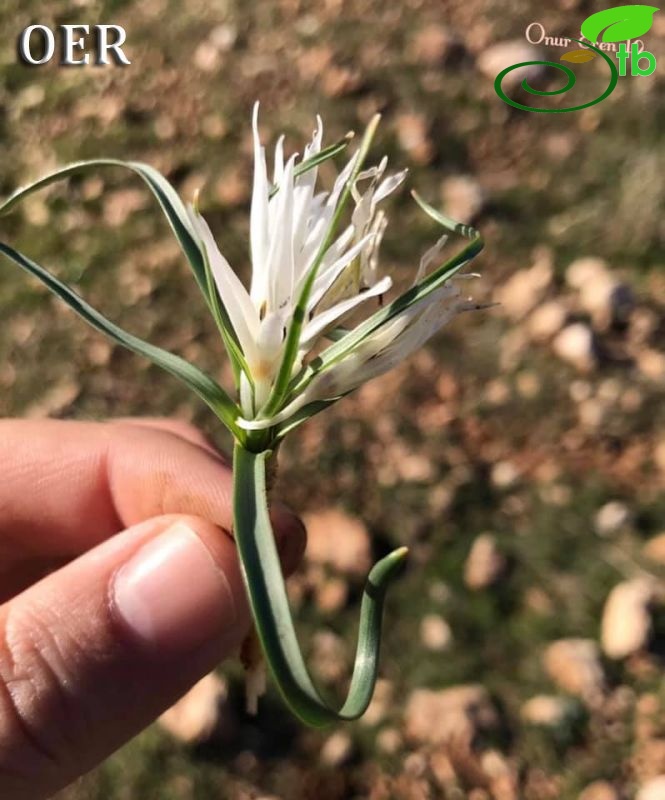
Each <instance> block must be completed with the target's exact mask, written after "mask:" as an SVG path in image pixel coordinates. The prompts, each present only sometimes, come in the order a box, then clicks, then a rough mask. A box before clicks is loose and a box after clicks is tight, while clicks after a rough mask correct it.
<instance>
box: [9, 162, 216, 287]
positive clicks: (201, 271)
mask: <svg viewBox="0 0 665 800" xmlns="http://www.w3.org/2000/svg"><path fill="white" fill-rule="evenodd" d="M97 167H122V168H123V169H129V170H131V171H132V172H134V173H135V174H136V175H138V176H139V177H140V178H141V179H142V180H143V181H144V182H145V184H146V185H147V187H148V188H149V189H150V191H151V192H152V193H153V195H154V196H155V197H156V199H157V201H158V202H159V205H160V206H161V208H162V211H163V212H164V214H165V216H166V218H167V220H168V222H169V225H170V226H171V228H172V230H173V232H174V233H175V235H176V238H177V240H178V242H179V243H180V246H181V247H182V249H183V252H184V253H185V255H186V256H187V260H188V261H189V264H190V266H191V268H192V272H193V273H194V277H195V278H196V281H197V283H198V284H199V287H200V289H201V291H202V292H203V296H204V297H205V298H206V301H209V297H208V293H207V284H206V275H205V264H204V261H203V255H202V252H201V248H200V247H199V245H198V242H197V239H196V237H195V236H194V232H193V231H192V227H191V224H190V222H189V218H188V216H187V211H186V209H185V206H184V204H183V202H182V200H181V199H180V197H179V196H178V193H177V192H176V190H175V189H174V188H173V186H171V184H170V183H169V182H168V181H167V180H166V178H165V177H164V176H163V175H161V174H160V173H159V172H158V171H157V170H156V169H155V168H154V167H151V166H150V165H149V164H142V163H140V162H137V161H120V160H118V159H113V158H96V159H92V160H90V161H77V162H76V163H74V164H69V165H68V166H66V167H63V168H62V169H58V170H56V171H55V172H51V173H50V174H48V175H45V176H44V177H43V178H40V179H39V180H37V181H34V182H33V183H31V184H29V185H28V186H24V187H22V188H20V189H17V190H16V191H15V192H14V193H13V194H12V195H10V196H9V197H8V198H7V199H6V200H5V202H4V203H2V204H0V214H7V213H8V212H9V211H11V210H12V209H13V208H14V206H16V205H17V204H18V203H19V202H20V201H21V200H23V199H24V198H25V197H27V196H28V195H30V194H32V193H33V192H36V191H39V190H40V189H43V188H45V187H46V186H49V185H51V184H53V183H56V182H57V181H61V180H63V179H64V178H69V177H71V176H73V175H77V174H79V173H82V172H87V171H88V170H90V169H93V168H97Z"/></svg>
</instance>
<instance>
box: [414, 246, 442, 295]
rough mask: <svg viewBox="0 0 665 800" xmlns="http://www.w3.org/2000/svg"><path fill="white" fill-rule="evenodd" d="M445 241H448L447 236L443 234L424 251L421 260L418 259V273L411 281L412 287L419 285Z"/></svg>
mask: <svg viewBox="0 0 665 800" xmlns="http://www.w3.org/2000/svg"><path fill="white" fill-rule="evenodd" d="M447 241H448V234H447V233H444V234H443V236H442V237H441V238H440V239H439V240H438V241H437V242H436V244H434V245H432V247H430V248H429V250H426V251H425V253H424V254H423V256H422V258H421V259H420V264H419V266H418V272H417V273H416V277H415V280H414V281H413V285H414V286H416V285H417V284H418V283H420V281H421V280H422V279H423V278H424V276H425V273H426V272H427V270H428V268H429V266H430V264H431V263H432V262H433V261H434V259H435V258H436V257H437V256H438V255H439V253H440V252H441V251H442V250H443V248H444V245H445V244H446V242H447Z"/></svg>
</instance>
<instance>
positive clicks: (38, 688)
mask: <svg viewBox="0 0 665 800" xmlns="http://www.w3.org/2000/svg"><path fill="white" fill-rule="evenodd" d="M46 616H48V615H46ZM54 629H55V628H53V627H52V626H51V625H49V624H48V622H47V621H46V620H45V619H44V615H43V614H41V613H39V610H37V609H33V608H31V607H30V606H28V605H27V604H21V605H20V606H17V607H16V608H15V609H11V610H10V611H9V612H8V614H7V616H6V620H5V626H4V631H3V633H4V635H3V639H2V642H1V643H0V684H2V696H1V697H0V704H1V705H0V708H2V716H3V718H4V723H3V726H2V728H0V730H2V736H1V737H0V738H1V739H3V740H4V743H5V744H6V743H7V742H9V743H10V745H11V746H10V748H9V749H10V750H12V749H18V751H19V753H20V754H21V756H22V757H21V759H20V760H21V761H25V762H26V763H29V764H31V767H30V772H31V774H32V776H33V778H34V775H35V773H36V772H37V770H35V764H37V765H39V767H40V774H48V773H50V772H53V771H57V772H60V771H62V769H63V768H66V766H67V764H68V763H69V762H71V761H73V760H74V759H75V758H76V750H77V747H76V742H81V741H85V738H84V737H85V736H86V735H88V729H89V727H90V726H89V721H88V720H86V719H85V716H84V715H83V714H82V712H81V705H80V704H78V703H77V702H76V696H75V692H74V691H73V690H72V686H73V685H75V682H74V681H73V680H72V678H71V675H70V670H69V666H68V664H69V663H70V662H71V660H72V654H73V652H74V654H75V651H73V650H72V645H73V643H72V642H71V641H66V634H64V638H61V637H59V636H58V635H56V634H54V632H53V631H54ZM17 742H18V744H19V747H18V748H16V743H17ZM0 744H2V742H0ZM1 763H2V760H1V759H0V764H1ZM0 768H1V767H0Z"/></svg>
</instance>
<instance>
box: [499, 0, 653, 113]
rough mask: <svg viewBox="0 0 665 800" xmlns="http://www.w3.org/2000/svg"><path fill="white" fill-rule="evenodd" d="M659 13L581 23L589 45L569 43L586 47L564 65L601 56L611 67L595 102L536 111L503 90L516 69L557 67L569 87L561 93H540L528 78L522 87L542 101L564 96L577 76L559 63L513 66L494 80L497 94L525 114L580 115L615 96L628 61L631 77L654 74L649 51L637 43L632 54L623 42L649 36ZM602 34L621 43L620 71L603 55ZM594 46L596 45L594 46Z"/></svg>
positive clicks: (624, 10)
mask: <svg viewBox="0 0 665 800" xmlns="http://www.w3.org/2000/svg"><path fill="white" fill-rule="evenodd" d="M658 10H659V9H658V8H656V7H654V6H645V5H627V6H617V7H615V8H609V9H606V10H605V11H599V12H598V13H596V14H592V15H591V16H590V17H587V19H585V20H584V22H583V23H582V28H581V32H582V36H584V37H585V38H586V41H585V40H584V39H572V38H571V39H567V40H566V41H571V42H577V43H578V44H581V45H583V46H584V47H583V48H582V49H577V50H572V51H568V52H566V53H564V54H563V55H562V56H561V59H560V60H561V61H569V62H571V63H575V64H583V63H585V62H588V61H591V60H592V59H594V58H596V56H600V57H601V58H602V59H603V60H604V61H605V63H606V64H607V66H608V67H609V70H610V78H609V83H608V85H607V88H606V89H605V91H604V92H603V93H602V94H601V95H600V96H598V97H596V98H594V99H593V100H589V101H588V102H586V103H580V104H579V105H576V106H567V107H565V108H534V107H532V106H527V105H524V103H519V102H517V100H512V99H511V98H510V97H508V96H507V95H506V93H505V91H504V90H503V88H502V86H501V83H502V81H503V79H504V78H505V77H506V75H508V73H509V72H512V71H513V70H515V69H520V68H521V67H530V66H545V67H554V69H558V70H560V71H561V72H563V73H564V75H565V76H566V83H565V85H564V86H562V87H561V88H559V89H550V90H539V89H534V88H533V86H530V85H529V82H528V81H527V79H526V78H525V79H524V80H523V81H522V83H521V86H522V88H523V89H524V91H525V92H527V93H528V94H532V95H537V96H540V97H551V96H553V95H558V94H564V93H565V92H567V91H569V90H570V89H572V88H573V86H574V85H575V81H576V77H575V73H574V72H573V70H572V69H571V68H570V67H568V66H566V65H565V64H560V63H558V62H556V61H521V62H520V63H519V64H513V65H511V66H509V67H506V68H505V69H503V70H502V71H501V72H500V73H499V74H498V75H497V76H496V78H495V80H494V90H495V91H496V93H497V95H498V96H499V97H500V98H501V99H502V100H503V101H504V103H507V104H508V105H510V106H513V107H514V108H519V109H521V110H522V111H535V112H538V113H543V114H562V113H565V112H568V111H580V110H581V109H583V108H588V107H589V106H594V105H596V104H597V103H600V102H601V101H602V100H604V99H605V98H606V97H608V96H609V95H610V94H612V92H613V91H614V89H615V88H616V85H617V83H618V80H619V76H620V75H621V76H624V75H626V74H627V71H626V63H627V61H628V59H630V63H631V75H637V76H645V75H651V74H652V73H653V71H654V70H655V68H656V59H655V57H654V55H653V53H649V52H648V51H646V50H642V51H640V50H638V48H637V44H636V43H633V44H632V45H631V49H630V52H629V51H628V49H627V48H626V45H625V44H624V43H623V40H630V39H631V38H636V37H638V36H641V35H642V34H644V33H646V32H647V31H648V30H649V29H650V28H651V25H652V24H653V15H654V13H655V12H656V11H658ZM601 33H602V41H603V42H622V44H621V45H620V47H619V48H618V51H616V52H615V53H614V55H616V58H617V60H618V62H619V68H618V69H617V65H616V64H615V62H614V60H613V58H612V57H610V56H609V55H608V54H607V53H605V52H603V50H602V49H601V47H600V46H599V41H598V37H599V36H600V34H601ZM592 42H595V44H592ZM642 60H646V61H647V62H648V66H647V67H646V68H642V67H640V61H642Z"/></svg>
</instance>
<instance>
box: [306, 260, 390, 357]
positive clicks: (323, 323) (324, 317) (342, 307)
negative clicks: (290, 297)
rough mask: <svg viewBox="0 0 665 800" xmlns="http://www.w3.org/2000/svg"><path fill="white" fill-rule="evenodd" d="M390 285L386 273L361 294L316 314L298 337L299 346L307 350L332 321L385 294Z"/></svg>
mask: <svg viewBox="0 0 665 800" xmlns="http://www.w3.org/2000/svg"><path fill="white" fill-rule="evenodd" d="M391 286H392V279H391V278H390V277H388V276H387V275H386V277H385V278H383V279H382V280H380V281H379V282H378V283H376V284H375V285H374V286H373V287H372V288H371V289H368V290H367V291H366V292H362V294H357V295H355V296H354V297H350V298H349V299H348V300H343V301H342V302H341V303H337V305H335V306H333V307H332V308H329V309H328V310H327V311H323V312H322V313H321V314H317V315H316V316H315V317H314V319H313V320H312V321H311V322H308V323H307V325H305V327H304V329H303V332H302V336H301V338H300V346H301V348H302V349H303V350H309V349H310V348H311V347H312V345H313V344H314V342H315V341H316V339H317V338H318V337H319V336H320V335H321V333H323V331H325V330H326V329H327V328H329V327H330V326H331V325H332V324H333V323H334V322H336V321H338V320H339V319H340V318H341V317H343V316H345V315H346V314H349V313H351V311H353V310H354V309H355V308H356V307H357V306H359V305H360V304H361V303H363V302H364V301H365V300H369V299H370V298H371V297H377V296H378V295H381V294H385V293H386V292H387V291H388V290H389V289H390V287H391Z"/></svg>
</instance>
